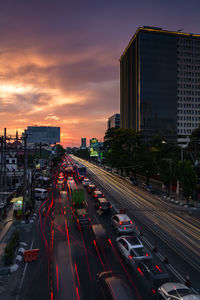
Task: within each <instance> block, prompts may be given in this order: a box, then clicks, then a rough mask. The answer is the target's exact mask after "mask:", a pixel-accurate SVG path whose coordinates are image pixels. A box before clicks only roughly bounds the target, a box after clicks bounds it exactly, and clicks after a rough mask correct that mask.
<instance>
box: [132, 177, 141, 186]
mask: <svg viewBox="0 0 200 300" xmlns="http://www.w3.org/2000/svg"><path fill="white" fill-rule="evenodd" d="M131 184H134V185H137V186H138V185H139V183H138V181H137V180H136V179H135V178H131Z"/></svg>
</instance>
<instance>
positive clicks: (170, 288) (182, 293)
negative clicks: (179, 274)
mask: <svg viewBox="0 0 200 300" xmlns="http://www.w3.org/2000/svg"><path fill="white" fill-rule="evenodd" d="M158 299H159V300H178V299H180V300H197V299H198V300H199V299H200V295H195V294H194V293H193V292H192V290H191V289H190V288H189V287H187V286H186V285H184V284H182V283H179V282H167V283H164V284H162V285H161V286H160V287H159V288H158Z"/></svg>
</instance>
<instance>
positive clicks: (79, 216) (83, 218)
mask: <svg viewBox="0 0 200 300" xmlns="http://www.w3.org/2000/svg"><path fill="white" fill-rule="evenodd" d="M74 218H75V221H76V225H77V226H78V227H79V226H80V228H83V227H89V226H90V221H91V219H90V218H89V216H88V213H87V210H86V209H85V208H79V209H75V210H74Z"/></svg>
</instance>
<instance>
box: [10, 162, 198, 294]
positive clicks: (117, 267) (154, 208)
mask: <svg viewBox="0 0 200 300" xmlns="http://www.w3.org/2000/svg"><path fill="white" fill-rule="evenodd" d="M84 164H85V165H86V166H87V168H88V171H89V172H88V173H89V176H90V178H91V179H92V180H93V181H94V182H95V183H96V184H97V185H98V186H99V187H100V188H102V190H103V191H104V192H105V194H106V197H107V198H108V199H109V200H110V201H112V204H113V207H114V210H113V212H112V213H114V211H116V210H117V209H118V208H119V207H120V206H121V207H124V208H125V210H126V211H127V213H128V214H129V216H130V217H131V218H132V219H133V221H134V222H135V223H136V225H137V228H138V233H141V232H142V233H143V234H142V236H141V240H142V241H143V243H144V244H145V245H146V246H147V247H149V249H151V248H152V247H153V246H156V247H157V249H158V252H156V253H153V252H152V255H153V256H154V260H155V262H157V263H158V265H160V266H161V267H162V266H163V265H164V263H162V262H161V260H162V259H163V257H164V256H165V255H167V258H168V260H169V264H167V265H165V266H163V267H166V268H167V270H168V272H169V275H170V279H171V281H182V282H184V281H185V278H186V274H189V275H190V278H191V282H192V286H193V287H194V288H195V290H197V289H198V288H199V276H200V274H199V273H200V257H199V253H198V250H199V249H200V247H199V246H200V237H199V232H200V229H199V228H200V226H199V221H198V220H197V219H195V218H194V217H191V216H188V215H187V214H185V213H183V212H179V211H176V210H174V207H173V206H171V205H169V204H167V203H165V202H164V201H163V200H161V199H160V198H158V197H156V196H154V195H151V194H149V193H147V192H145V191H144V190H142V189H140V188H138V187H132V186H131V185H130V184H128V183H127V182H125V181H124V180H122V179H120V178H117V177H116V176H113V175H112V174H110V173H108V172H105V171H104V170H102V169H100V168H99V167H97V166H95V165H93V164H90V163H88V162H84ZM56 181H57V179H56V178H55V180H54V184H53V192H52V194H51V197H50V198H49V199H48V201H46V203H44V204H43V205H44V206H45V207H46V211H45V216H42V209H41V211H40V214H39V218H38V223H37V224H35V232H34V235H33V248H37V247H38V248H40V255H39V259H38V261H37V262H34V263H29V264H28V265H27V267H26V270H25V269H23V270H21V271H20V272H21V274H20V280H19V278H18V281H17V282H18V286H17V290H18V289H19V287H20V285H21V290H20V293H16V295H13V297H12V299H15V300H25V299H30V300H33V299H51V300H54V299H55V300H62V299H70V300H72V299H77V300H79V299H81V300H82V299H86V300H90V299H91V300H93V299H97V300H98V299H99V300H100V299H101V298H100V295H99V290H98V287H97V283H96V275H97V273H99V272H102V271H105V270H114V271H117V272H120V273H122V274H124V275H125V276H126V277H127V278H128V280H129V282H130V285H131V286H132V290H133V293H134V295H135V297H136V299H148V300H151V299H153V294H152V293H151V292H150V291H149V290H147V289H145V288H144V286H143V285H142V283H141V281H140V277H139V276H138V274H135V273H133V272H132V270H131V269H130V267H128V266H127V265H126V264H125V263H124V261H123V260H122V259H121V257H120V255H119V252H118V250H117V247H116V243H115V240H116V235H115V233H114V232H113V229H112V228H111V223H110V217H111V216H110V215H109V214H105V215H104V214H103V215H99V214H98V212H97V211H96V209H95V205H94V200H93V199H92V197H91V196H90V195H88V194H87V192H86V191H85V196H86V199H87V203H88V212H89V216H90V217H91V223H92V224H102V225H103V226H104V228H105V229H106V232H107V235H108V238H110V241H111V243H110V245H109V248H108V249H106V250H104V251H101V250H100V249H99V248H98V246H95V244H94V241H93V238H92V236H91V231H90V229H84V230H83V229H82V230H81V229H79V228H77V226H76V223H75V221H74V219H73V213H72V210H71V195H70V191H69V190H68V188H67V186H66V182H65V184H64V186H56ZM79 185H80V183H79ZM24 270H25V275H24V277H23V273H24Z"/></svg>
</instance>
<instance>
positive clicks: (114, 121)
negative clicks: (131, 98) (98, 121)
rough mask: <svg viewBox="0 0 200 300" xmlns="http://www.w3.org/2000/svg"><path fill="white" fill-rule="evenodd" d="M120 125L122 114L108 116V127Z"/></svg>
mask: <svg viewBox="0 0 200 300" xmlns="http://www.w3.org/2000/svg"><path fill="white" fill-rule="evenodd" d="M119 127H120V114H114V115H113V116H111V117H110V118H108V129H110V128H119Z"/></svg>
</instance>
